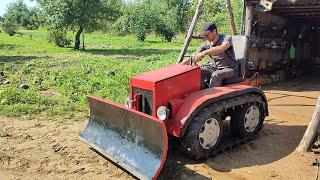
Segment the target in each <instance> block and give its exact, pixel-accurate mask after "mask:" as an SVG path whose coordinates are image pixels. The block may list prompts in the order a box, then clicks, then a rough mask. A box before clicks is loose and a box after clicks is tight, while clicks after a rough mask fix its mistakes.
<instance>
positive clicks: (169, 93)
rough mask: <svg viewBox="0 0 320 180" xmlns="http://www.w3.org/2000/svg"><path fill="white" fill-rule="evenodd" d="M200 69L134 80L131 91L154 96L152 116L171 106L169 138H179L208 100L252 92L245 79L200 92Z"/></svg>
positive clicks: (176, 70) (169, 70)
mask: <svg viewBox="0 0 320 180" xmlns="http://www.w3.org/2000/svg"><path fill="white" fill-rule="evenodd" d="M200 83H201V69H200V68H199V67H198V66H190V65H180V64H176V65H171V66H168V67H165V68H161V69H159V70H156V71H152V72H147V73H143V74H141V75H138V76H135V77H132V78H131V81H130V85H131V96H130V97H131V98H132V99H133V100H134V99H135V96H136V95H135V94H132V88H133V87H137V88H141V89H145V90H149V91H151V92H152V93H153V102H154V104H153V107H152V109H153V114H152V116H154V117H156V112H157V108H158V107H160V106H166V107H169V106H171V110H172V112H171V117H170V119H168V120H166V121H165V125H166V128H167V131H168V133H169V134H171V135H173V136H176V137H180V135H181V129H182V128H183V126H184V125H185V123H186V120H187V119H188V117H189V116H190V114H191V113H192V112H193V111H194V110H195V109H196V108H197V107H198V106H199V105H201V104H202V103H204V102H205V101H207V100H208V99H214V98H217V97H219V96H223V95H226V94H229V93H233V92H236V91H241V90H244V89H246V88H252V86H251V85H252V83H253V82H252V81H251V80H250V79H244V81H242V82H240V83H238V84H232V85H228V86H225V87H216V88H210V89H205V90H201V85H200Z"/></svg>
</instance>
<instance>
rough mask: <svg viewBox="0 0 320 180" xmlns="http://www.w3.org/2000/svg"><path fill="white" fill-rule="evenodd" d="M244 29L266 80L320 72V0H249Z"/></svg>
mask: <svg viewBox="0 0 320 180" xmlns="http://www.w3.org/2000/svg"><path fill="white" fill-rule="evenodd" d="M242 33H243V34H245V35H247V36H248V37H250V49H249V69H250V70H251V72H256V71H258V72H260V74H261V79H262V81H263V82H262V83H263V84H268V83H272V82H277V81H283V80H286V79H290V78H293V77H299V76H302V75H305V74H310V75H316V76H317V75H320V1H319V0H245V11H244V23H243V32H242ZM249 72H250V71H249Z"/></svg>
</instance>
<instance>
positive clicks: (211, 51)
mask: <svg viewBox="0 0 320 180" xmlns="http://www.w3.org/2000/svg"><path fill="white" fill-rule="evenodd" d="M230 46H231V45H230V43H229V42H223V43H222V44H221V45H220V46H215V47H211V48H210V49H207V50H205V51H202V52H200V53H197V54H196V56H195V59H196V61H201V59H202V58H203V57H204V56H207V55H210V56H215V55H218V54H221V53H223V52H224V51H226V50H227V49H228V48H229V47H230Z"/></svg>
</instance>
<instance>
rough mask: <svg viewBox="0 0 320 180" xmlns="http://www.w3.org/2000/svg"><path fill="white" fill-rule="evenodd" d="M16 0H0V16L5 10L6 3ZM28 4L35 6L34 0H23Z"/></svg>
mask: <svg viewBox="0 0 320 180" xmlns="http://www.w3.org/2000/svg"><path fill="white" fill-rule="evenodd" d="M15 1H16V0H0V16H2V15H3V14H4V13H5V12H6V10H7V5H8V4H10V3H11V2H15ZM23 1H24V2H25V3H26V4H27V5H28V6H36V5H37V4H36V2H35V1H30V0H23Z"/></svg>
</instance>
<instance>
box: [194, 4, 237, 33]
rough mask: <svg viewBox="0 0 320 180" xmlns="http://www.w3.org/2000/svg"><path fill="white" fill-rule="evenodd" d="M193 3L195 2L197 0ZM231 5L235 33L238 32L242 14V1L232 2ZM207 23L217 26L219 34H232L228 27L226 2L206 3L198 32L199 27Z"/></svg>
mask: <svg viewBox="0 0 320 180" xmlns="http://www.w3.org/2000/svg"><path fill="white" fill-rule="evenodd" d="M194 1H195V2H196V1H197V0H194ZM231 5H232V7H233V13H234V19H235V23H236V27H237V31H238V32H240V29H241V23H242V13H243V1H242V0H232V1H231ZM193 11H194V10H193ZM207 21H210V22H214V23H215V24H216V25H217V26H218V31H219V33H225V34H232V29H231V27H230V23H229V19H228V14H227V9H226V0H213V1H206V3H205V7H204V13H203V15H202V16H201V18H200V22H199V23H198V27H197V31H198V32H199V30H200V29H201V25H202V24H203V23H204V22H207Z"/></svg>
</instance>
